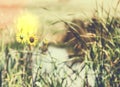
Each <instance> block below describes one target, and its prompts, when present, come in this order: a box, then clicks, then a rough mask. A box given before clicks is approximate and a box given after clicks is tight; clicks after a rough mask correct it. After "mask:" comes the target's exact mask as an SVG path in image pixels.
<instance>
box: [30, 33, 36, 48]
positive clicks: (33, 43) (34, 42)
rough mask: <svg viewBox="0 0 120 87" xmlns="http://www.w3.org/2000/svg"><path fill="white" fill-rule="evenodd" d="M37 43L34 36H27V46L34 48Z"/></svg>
mask: <svg viewBox="0 0 120 87" xmlns="http://www.w3.org/2000/svg"><path fill="white" fill-rule="evenodd" d="M37 42H38V38H37V37H36V36H35V35H34V34H31V35H29V36H28V44H29V45H31V46H35V45H36V44H37Z"/></svg>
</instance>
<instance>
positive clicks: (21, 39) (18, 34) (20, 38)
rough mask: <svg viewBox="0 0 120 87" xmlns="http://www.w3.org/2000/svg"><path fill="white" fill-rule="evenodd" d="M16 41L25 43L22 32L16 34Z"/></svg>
mask: <svg viewBox="0 0 120 87" xmlns="http://www.w3.org/2000/svg"><path fill="white" fill-rule="evenodd" d="M16 40H17V42H19V43H25V42H26V35H25V34H24V33H22V32H19V33H17V34H16Z"/></svg>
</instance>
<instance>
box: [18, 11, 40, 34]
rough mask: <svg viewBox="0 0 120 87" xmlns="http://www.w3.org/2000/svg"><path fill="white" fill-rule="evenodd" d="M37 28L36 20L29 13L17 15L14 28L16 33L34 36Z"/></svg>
mask: <svg viewBox="0 0 120 87" xmlns="http://www.w3.org/2000/svg"><path fill="white" fill-rule="evenodd" d="M38 26H39V22H38V18H37V17H36V16H35V15H33V14H31V13H29V12H24V13H23V14H21V15H19V17H18V18H17V20H16V27H17V29H18V31H19V32H23V33H25V34H36V33H37V29H38Z"/></svg>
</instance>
